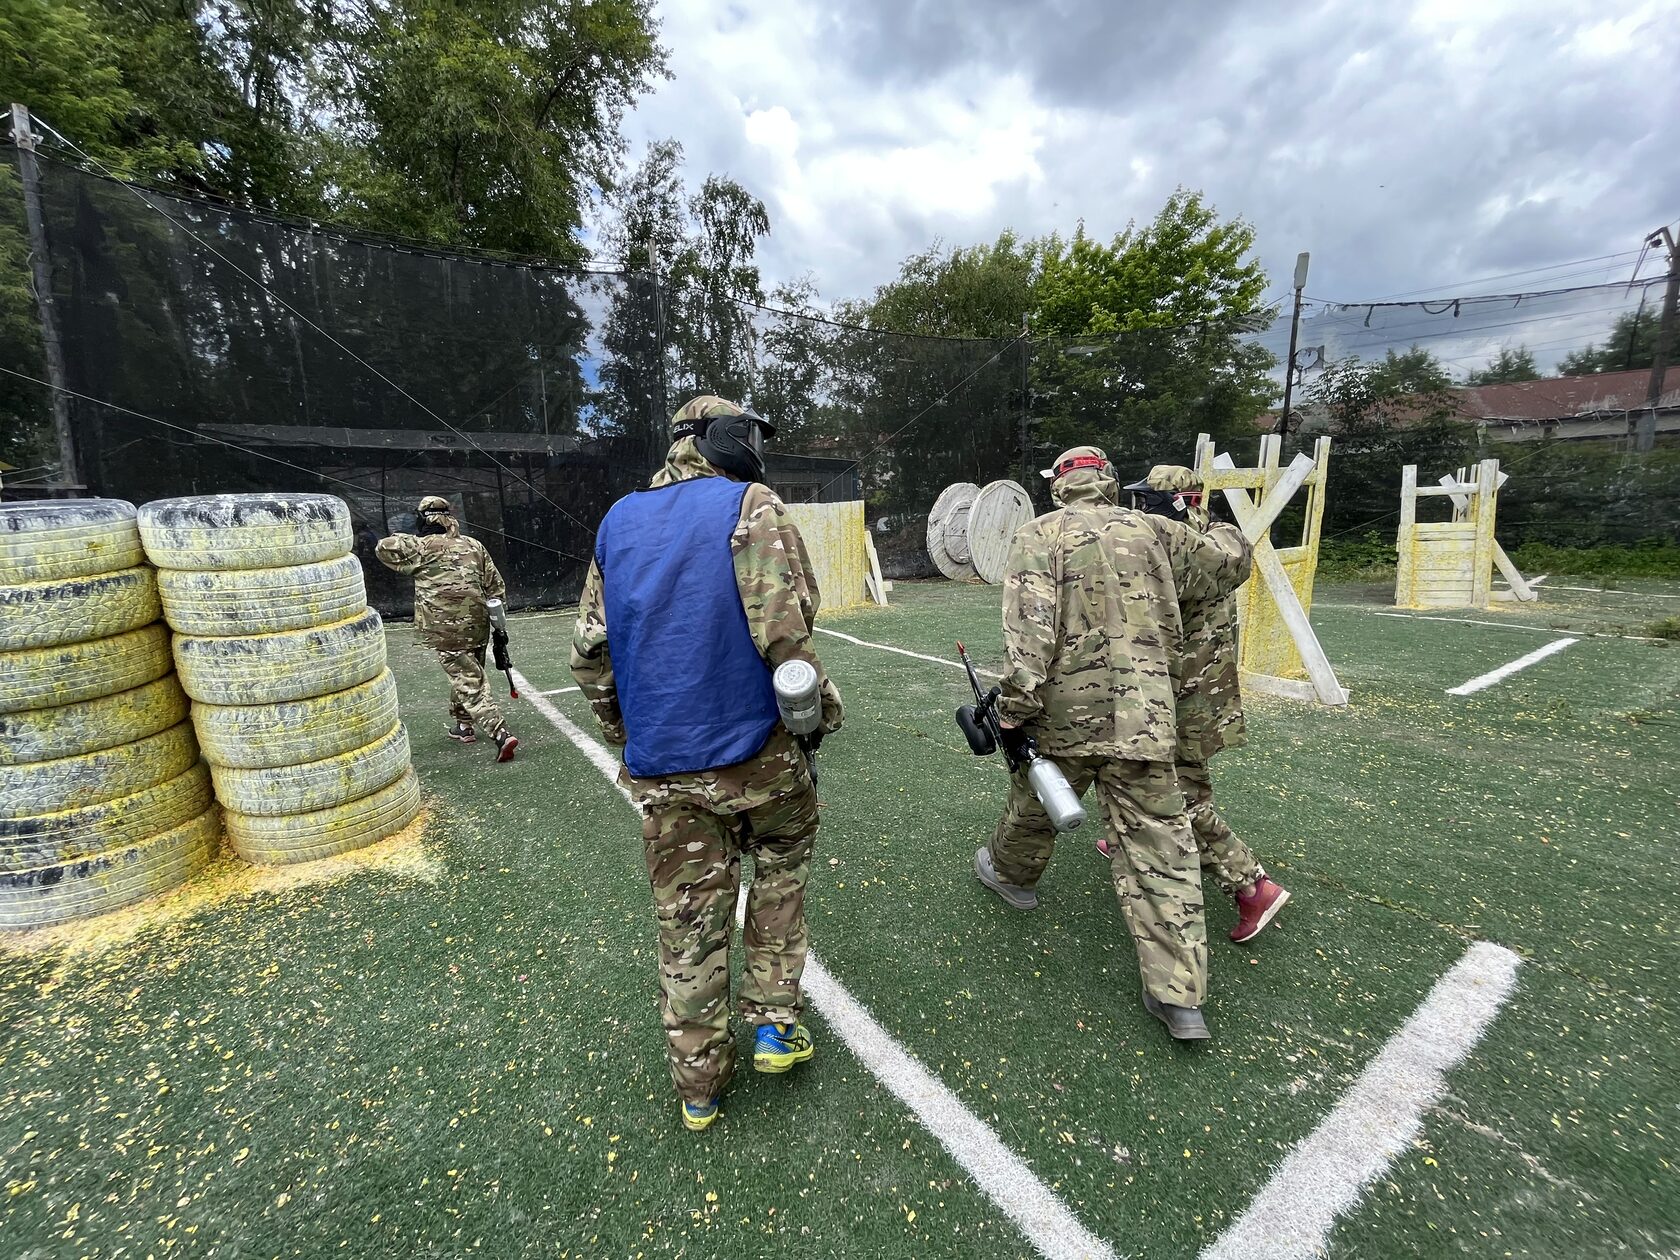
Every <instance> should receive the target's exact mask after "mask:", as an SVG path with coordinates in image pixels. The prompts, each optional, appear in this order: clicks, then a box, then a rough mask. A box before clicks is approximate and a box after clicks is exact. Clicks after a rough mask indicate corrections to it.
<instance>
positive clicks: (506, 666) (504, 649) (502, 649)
mask: <svg viewBox="0 0 1680 1260" xmlns="http://www.w3.org/2000/svg"><path fill="white" fill-rule="evenodd" d="M484 609H485V611H486V612H488V613H489V614H490V650H491V653H492V654H493V655H494V656H495V658H496V668H497V669H499V670H501V671H502V673H504V674H506V675H507V680H508V696H509V697H510V698H511V699H514V700H517V699H519V688H518V687H516V686H515V685H514V682H513V657H512V655H510V654H509V652H508V632H507V608H506V607H505V606H504V605H503V604H502V601H501V600H499V599H492V600H486V601H485V604H484Z"/></svg>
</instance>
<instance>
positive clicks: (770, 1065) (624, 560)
mask: <svg viewBox="0 0 1680 1260" xmlns="http://www.w3.org/2000/svg"><path fill="white" fill-rule="evenodd" d="M774 433H775V429H774V428H773V427H772V426H771V425H770V424H769V423H768V422H767V421H765V420H763V419H762V418H760V417H758V416H756V415H753V414H752V413H751V412H749V411H747V410H745V409H744V408H742V407H740V406H738V405H736V404H735V403H732V402H728V401H726V400H724V399H722V398H717V397H714V396H712V395H704V396H702V397H699V398H696V399H694V400H692V401H691V402H689V403H688V404H686V405H685V406H684V407H683V408H682V409H681V410H680V411H678V412H677V414H676V416H675V417H674V418H673V420H672V422H671V437H672V439H673V442H672V446H671V449H670V451H669V452H668V454H667V455H666V458H665V466H664V468H662V469H661V470H660V471H659V472H658V473H656V474H655V475H654V478H653V482H652V484H651V485H650V486H649V487H648V488H647V489H646V490H639V491H636V492H635V493H633V494H629V495H626V496H625V497H624V498H622V499H620V500H619V501H618V502H617V503H615V504H613V506H612V508H611V509H609V511H608V512H607V515H606V518H605V519H604V520H603V521H602V522H601V528H600V531H599V533H598V534H597V535H596V543H595V559H594V564H593V565H591V567H590V570H589V578H588V581H587V582H586V583H585V585H584V590H583V597H582V599H581V601H580V602H579V606H578V619H577V625H576V628H575V630H574V632H573V638H572V674H573V676H574V677H575V678H576V679H577V682H578V686H579V687H581V688H582V690H583V694H584V696H585V697H586V698H587V699H588V700H589V703H590V705H591V707H592V708H593V709H594V711H595V716H596V718H597V720H598V721H599V722H600V724H601V729H602V731H603V733H604V735H605V737H606V739H607V741H608V742H609V743H611V744H614V745H615V746H617V747H619V748H620V749H622V751H623V757H624V769H623V771H622V772H621V774H620V776H619V782H620V783H621V784H623V785H624V786H625V787H626V788H627V789H628V790H629V792H630V793H631V795H632V797H633V798H634V799H635V801H636V802H637V804H638V805H640V806H641V809H642V841H643V849H644V855H645V856H646V859H647V868H648V879H649V881H650V883H651V885H652V888H653V902H654V911H655V914H656V916H657V918H658V922H659V989H660V1009H661V1013H662V1017H663V1020H664V1024H665V1035H666V1053H667V1058H668V1060H669V1065H670V1069H671V1080H672V1082H673V1084H674V1085H675V1086H676V1091H677V1096H678V1099H679V1100H680V1105H681V1112H682V1120H683V1124H684V1125H685V1126H687V1127H688V1128H689V1129H692V1130H699V1129H704V1128H705V1127H706V1126H708V1125H709V1124H711V1123H712V1121H713V1120H714V1119H716V1118H717V1114H718V1100H719V1098H720V1097H721V1096H722V1094H723V1091H724V1088H725V1087H726V1086H727V1085H728V1084H729V1080H730V1077H731V1076H732V1075H733V1073H734V1068H735V1041H734V1038H733V1037H732V1036H731V1034H730V1029H729V947H730V940H731V937H732V935H733V932H734V925H735V905H736V900H737V895H738V890H739V887H740V881H741V858H742V855H744V854H747V855H751V857H752V860H753V877H752V883H751V886H750V887H749V889H748V892H747V905H746V923H745V928H744V931H743V933H742V944H743V946H744V947H745V949H746V965H745V967H744V968H743V971H742V980H741V991H740V1008H739V1009H740V1014H741V1017H742V1018H743V1019H745V1020H747V1021H748V1022H749V1023H751V1024H754V1025H756V1026H757V1034H756V1043H755V1046H754V1050H753V1067H754V1068H755V1069H757V1070H758V1071H760V1072H786V1071H788V1070H789V1069H790V1068H792V1067H794V1066H796V1065H797V1064H800V1063H803V1062H805V1061H806V1060H807V1059H809V1058H810V1057H811V1056H812V1054H813V1053H815V1046H814V1045H813V1043H812V1040H811V1034H810V1033H809V1032H808V1031H806V1028H805V1026H804V1025H803V1024H801V1023H800V1022H799V1017H800V1014H801V1012H802V1011H803V1009H804V994H803V993H802V991H801V989H800V977H801V976H802V974H803V972H804V969H805V954H806V950H807V945H808V936H807V931H806V924H805V884H806V881H807V879H808V878H809V875H810V869H811V849H812V845H813V843H814V842H815V839H816V834H817V794H816V789H815V787H814V785H813V784H812V781H811V772H810V769H809V767H808V765H807V763H806V760H805V756H804V754H803V753H802V751H801V749H800V746H799V744H798V743H797V742H796V740H795V738H794V736H793V735H792V734H791V733H790V732H789V731H788V730H787V728H786V727H785V726H784V725H783V724H782V722H781V721H780V718H779V716H778V711H777V707H776V699H775V693H774V691H773V690H772V687H771V674H772V672H773V671H774V669H775V668H776V666H778V665H781V664H782V663H784V662H785V661H789V660H795V659H798V660H804V661H808V662H810V664H811V665H813V666H814V667H815V668H816V670H817V673H818V676H819V678H820V679H821V682H820V687H821V697H822V721H821V726H820V727H819V730H818V732H817V735H816V737H815V739H816V742H820V737H821V736H822V735H825V734H832V733H834V732H835V731H837V730H839V729H840V723H841V717H842V713H841V703H840V693H839V691H838V690H836V689H835V686H834V684H833V683H832V682H831V681H829V679H828V676H827V674H826V673H824V671H823V668H822V662H821V661H819V660H818V659H817V655H816V653H815V652H814V651H812V649H811V626H812V624H813V622H814V621H815V619H816V615H817V609H818V606H819V600H820V596H819V593H818V590H817V583H816V580H815V578H814V577H813V576H812V574H811V569H810V560H809V557H808V556H807V555H806V551H805V543H804V540H803V539H801V538H800V536H799V530H798V529H797V527H795V525H794V523H793V521H792V519H791V518H790V517H789V515H788V512H787V508H786V507H785V506H784V505H783V504H782V501H781V500H780V499H779V498H777V497H776V494H775V492H774V491H772V490H771V489H770V488H769V487H768V486H766V485H765V484H763V482H764V454H763V443H764V438H765V437H766V436H769V435H773V434H774ZM808 738H811V737H808Z"/></svg>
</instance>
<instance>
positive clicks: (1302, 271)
mask: <svg viewBox="0 0 1680 1260" xmlns="http://www.w3.org/2000/svg"><path fill="white" fill-rule="evenodd" d="M1311 258H1312V255H1311V254H1309V253H1307V252H1306V251H1305V250H1302V251H1301V252H1300V253H1299V254H1297V255H1296V256H1295V314H1294V316H1293V317H1292V318H1291V319H1290V321H1289V361H1288V362H1287V363H1285V364H1284V368H1283V414H1282V415H1281V416H1279V417H1278V427H1277V431H1278V437H1279V438H1280V439H1282V438H1284V437H1287V436H1288V434H1289V401H1290V397H1291V395H1293V393H1294V392H1295V339H1296V337H1298V336H1300V333H1301V290H1302V289H1304V288H1306V287H1307V263H1308V261H1310V260H1311Z"/></svg>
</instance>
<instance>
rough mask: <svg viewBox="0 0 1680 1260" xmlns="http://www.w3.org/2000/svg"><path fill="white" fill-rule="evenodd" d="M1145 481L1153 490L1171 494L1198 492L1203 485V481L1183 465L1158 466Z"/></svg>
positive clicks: (1151, 470) (1152, 469)
mask: <svg viewBox="0 0 1680 1260" xmlns="http://www.w3.org/2000/svg"><path fill="white" fill-rule="evenodd" d="M1143 480H1144V482H1145V484H1147V485H1148V487H1149V488H1150V489H1151V490H1165V491H1167V492H1168V493H1169V494H1182V493H1183V492H1184V491H1186V490H1196V489H1199V488H1200V487H1201V484H1202V479H1201V478H1200V477H1198V476H1197V475H1196V474H1195V472H1193V471H1192V470H1191V469H1188V468H1186V467H1185V466H1184V465H1183V464H1156V465H1155V467H1153V468H1151V469H1150V470H1149V475H1148V476H1147V477H1145V478H1144V479H1143Z"/></svg>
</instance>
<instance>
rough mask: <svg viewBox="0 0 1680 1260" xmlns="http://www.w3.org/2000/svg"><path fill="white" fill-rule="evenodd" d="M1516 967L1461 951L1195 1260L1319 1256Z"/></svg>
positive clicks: (1417, 1119) (1490, 952)
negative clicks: (1315, 1124) (1337, 1099)
mask: <svg viewBox="0 0 1680 1260" xmlns="http://www.w3.org/2000/svg"><path fill="white" fill-rule="evenodd" d="M1521 961H1522V960H1521V959H1520V958H1518V957H1517V955H1516V954H1514V953H1512V952H1511V951H1510V950H1508V949H1506V948H1504V947H1503V946H1501V945H1495V944H1494V943H1493V942H1491V941H1477V942H1476V943H1475V944H1474V945H1472V946H1471V947H1470V948H1469V949H1467V950H1466V951H1465V952H1464V955H1463V956H1462V957H1461V958H1460V959H1459V960H1458V961H1457V962H1456V963H1454V964H1453V966H1452V968H1451V969H1450V970H1449V971H1448V972H1447V974H1446V975H1444V976H1442V977H1441V979H1440V980H1438V981H1437V982H1436V984H1435V987H1434V988H1432V989H1431V990H1430V991H1429V996H1428V997H1426V998H1424V1000H1423V1003H1422V1005H1420V1006H1419V1007H1418V1008H1417V1010H1415V1011H1414V1012H1412V1015H1411V1017H1410V1018H1409V1019H1408V1020H1407V1021H1406V1022H1405V1023H1404V1024H1403V1025H1401V1027H1400V1030H1399V1031H1398V1032H1396V1033H1395V1034H1394V1036H1392V1037H1390V1038H1389V1039H1388V1041H1387V1043H1386V1044H1385V1045H1384V1046H1383V1048H1382V1050H1381V1052H1380V1053H1378V1055H1377V1057H1376V1058H1374V1059H1372V1060H1371V1062H1370V1063H1369V1064H1367V1065H1366V1068H1365V1070H1364V1071H1363V1072H1361V1073H1360V1074H1359V1079H1358V1080H1356V1081H1355V1082H1354V1083H1353V1086H1352V1087H1351V1088H1350V1089H1349V1090H1348V1092H1347V1093H1346V1094H1344V1095H1343V1096H1342V1100H1341V1101H1340V1102H1339V1103H1337V1104H1336V1106H1335V1109H1334V1110H1332V1111H1331V1112H1330V1114H1329V1115H1328V1116H1326V1117H1325V1118H1324V1119H1323V1121H1321V1122H1320V1123H1319V1125H1318V1127H1317V1128H1315V1129H1314V1130H1313V1131H1312V1132H1311V1133H1309V1134H1308V1135H1307V1136H1306V1137H1305V1138H1304V1139H1302V1140H1301V1142H1300V1143H1299V1144H1298V1145H1297V1146H1296V1147H1295V1148H1294V1149H1293V1150H1291V1151H1290V1152H1289V1154H1288V1155H1286V1156H1285V1157H1284V1160H1283V1163H1281V1164H1280V1165H1278V1168H1277V1171H1276V1172H1274V1173H1273V1174H1272V1176H1271V1178H1270V1179H1269V1180H1268V1181H1267V1182H1266V1184H1265V1185H1264V1186H1263V1187H1261V1190H1260V1193H1259V1194H1257V1195H1255V1197H1254V1199H1253V1201H1252V1202H1250V1203H1249V1205H1248V1208H1247V1209H1246V1210H1245V1211H1244V1212H1243V1214H1242V1215H1241V1216H1240V1217H1238V1218H1237V1220H1236V1222H1235V1223H1233V1224H1232V1226H1231V1227H1230V1228H1229V1229H1228V1230H1226V1231H1225V1232H1224V1233H1223V1234H1222V1235H1220V1237H1219V1238H1218V1240H1217V1241H1215V1242H1214V1244H1213V1245H1212V1246H1211V1247H1209V1248H1208V1249H1207V1250H1206V1251H1205V1252H1203V1253H1202V1260H1239V1258H1240V1260H1307V1258H1308V1257H1316V1256H1321V1255H1323V1254H1324V1253H1325V1244H1326V1243H1327V1241H1328V1240H1329V1237H1330V1231H1331V1230H1332V1229H1333V1228H1334V1226H1335V1224H1336V1220H1337V1218H1339V1217H1341V1216H1343V1215H1345V1214H1346V1213H1347V1212H1349V1211H1350V1210H1351V1209H1353V1208H1354V1207H1355V1206H1356V1205H1357V1204H1358V1202H1359V1198H1360V1196H1361V1195H1362V1194H1363V1193H1364V1191H1365V1188H1366V1187H1367V1186H1369V1185H1370V1184H1371V1183H1372V1182H1374V1181H1375V1180H1376V1179H1377V1178H1378V1177H1380V1176H1382V1175H1383V1173H1384V1172H1385V1171H1386V1170H1387V1168H1388V1166H1389V1164H1390V1163H1392V1162H1393V1160H1394V1158H1395V1157H1396V1156H1397V1155H1399V1154H1400V1153H1401V1152H1403V1151H1405V1150H1407V1149H1409V1148H1410V1146H1411V1145H1412V1143H1413V1142H1414V1141H1415V1140H1416V1138H1417V1136H1418V1135H1419V1134H1420V1133H1421V1132H1422V1131H1423V1115H1424V1112H1425V1111H1426V1110H1428V1109H1429V1108H1430V1107H1432V1106H1433V1105H1434V1104H1435V1103H1437V1102H1439V1101H1440V1099H1441V1097H1442V1095H1443V1094H1445V1092H1446V1088H1447V1073H1448V1072H1449V1071H1451V1070H1452V1069H1453V1068H1454V1067H1456V1066H1458V1064H1459V1063H1461V1062H1463V1061H1464V1059H1465V1058H1466V1057H1468V1056H1469V1054H1470V1052H1471V1051H1472V1050H1473V1049H1474V1048H1475V1046H1476V1043H1477V1042H1479V1041H1480V1040H1481V1039H1482V1036H1483V1034H1484V1033H1486V1032H1487V1029H1488V1026H1489V1025H1490V1024H1492V1023H1493V1020H1494V1017H1495V1016H1496V1015H1498V1013H1499V1010H1500V1008H1501V1007H1502V1006H1504V1004H1505V1002H1506V1000H1507V999H1508V998H1509V997H1510V996H1511V993H1512V990H1513V989H1514V988H1515V987H1516V980H1517V968H1518V966H1519V965H1520V964H1521Z"/></svg>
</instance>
